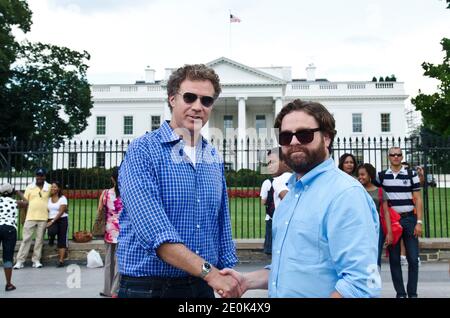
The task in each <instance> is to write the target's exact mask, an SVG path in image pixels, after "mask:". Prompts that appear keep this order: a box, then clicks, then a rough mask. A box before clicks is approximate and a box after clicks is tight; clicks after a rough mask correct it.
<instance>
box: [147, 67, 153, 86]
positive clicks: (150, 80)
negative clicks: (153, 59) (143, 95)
mask: <svg viewBox="0 0 450 318" xmlns="http://www.w3.org/2000/svg"><path fill="white" fill-rule="evenodd" d="M145 82H146V83H151V84H154V83H155V70H154V69H151V68H150V66H147V68H146V69H145Z"/></svg>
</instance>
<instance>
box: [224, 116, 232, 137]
mask: <svg viewBox="0 0 450 318" xmlns="http://www.w3.org/2000/svg"><path fill="white" fill-rule="evenodd" d="M228 129H233V116H232V115H225V116H223V132H224V135H225V136H226V135H227V130H228Z"/></svg>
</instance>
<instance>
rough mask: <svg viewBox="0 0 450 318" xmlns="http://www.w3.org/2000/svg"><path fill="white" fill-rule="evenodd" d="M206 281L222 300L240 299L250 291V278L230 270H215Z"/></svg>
mask: <svg viewBox="0 0 450 318" xmlns="http://www.w3.org/2000/svg"><path fill="white" fill-rule="evenodd" d="M205 280H206V282H207V283H208V285H209V286H210V287H212V288H213V289H214V291H215V292H216V293H218V294H219V295H220V296H221V297H222V298H240V297H241V296H242V295H243V294H244V293H245V292H246V291H247V290H248V289H249V282H248V278H247V277H245V276H244V275H243V274H241V273H239V272H237V271H235V270H233V269H230V268H225V269H222V270H220V271H219V270H217V269H214V270H213V271H211V272H210V273H209V274H208V275H207V276H206V277H205Z"/></svg>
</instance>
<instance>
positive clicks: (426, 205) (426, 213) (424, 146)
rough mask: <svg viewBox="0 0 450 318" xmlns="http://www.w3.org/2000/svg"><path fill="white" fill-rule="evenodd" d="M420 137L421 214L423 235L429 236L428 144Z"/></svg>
mask: <svg viewBox="0 0 450 318" xmlns="http://www.w3.org/2000/svg"><path fill="white" fill-rule="evenodd" d="M424 139H425V138H423V137H422V150H423V178H424V183H423V214H424V217H425V237H427V238H429V237H430V213H429V202H428V181H427V180H428V176H427V174H428V144H427V140H426V139H425V140H424Z"/></svg>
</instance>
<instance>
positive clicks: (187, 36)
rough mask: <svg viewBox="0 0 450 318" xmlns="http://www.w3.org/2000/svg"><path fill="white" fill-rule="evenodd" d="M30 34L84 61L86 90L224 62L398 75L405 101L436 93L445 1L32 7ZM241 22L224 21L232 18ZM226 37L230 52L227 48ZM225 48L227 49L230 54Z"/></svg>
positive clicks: (143, 0) (115, 2)
mask: <svg viewBox="0 0 450 318" xmlns="http://www.w3.org/2000/svg"><path fill="white" fill-rule="evenodd" d="M28 2H29V5H30V8H31V10H32V11H33V26H32V30H31V32H29V33H27V34H26V35H22V34H20V33H17V35H18V37H19V38H24V37H26V38H27V39H29V40H31V41H41V42H49V43H52V44H57V45H64V46H67V47H69V48H72V49H75V50H86V51H88V52H89V53H90V54H91V60H90V61H89V65H90V68H89V71H88V78H89V81H90V82H91V83H105V84H106V83H134V82H135V81H136V80H141V79H143V78H144V68H145V67H146V66H147V65H149V66H151V67H152V68H154V69H155V70H156V72H157V73H156V78H157V79H160V78H163V76H164V68H166V67H178V66H180V65H182V64H185V63H205V62H209V61H212V60H214V59H216V58H218V57H221V56H226V57H230V58H232V59H234V60H236V61H238V62H240V63H243V64H246V65H249V66H256V67H262V66H271V65H275V66H291V67H292V73H293V77H294V78H305V77H306V74H305V67H306V66H307V64H308V63H311V62H313V63H314V64H315V65H316V66H317V76H318V77H321V78H327V79H329V80H331V81H346V80H355V81H364V80H371V79H372V77H373V76H377V77H379V76H386V75H391V74H395V75H396V77H397V80H398V81H403V82H405V85H406V90H407V93H408V94H409V95H415V94H417V90H418V89H419V88H421V89H422V90H424V91H426V92H429V91H432V90H434V88H435V87H436V84H437V82H434V81H432V80H429V79H426V78H425V77H423V76H422V74H423V71H422V68H421V66H420V65H421V63H422V62H423V61H429V62H433V63H439V62H441V61H442V57H443V53H442V51H441V46H440V44H439V42H440V40H441V39H442V38H443V37H450V10H448V9H445V8H446V3H445V1H444V0H342V1H335V0H315V1H312V0H277V1H273V0H223V1H210V0H191V1H182V0H29V1H28ZM230 11H231V12H232V13H233V14H234V15H236V16H237V17H239V18H240V19H241V20H242V22H241V23H232V24H231V25H230V23H229V12H230ZM230 33H231V46H230ZM230 47H231V49H230Z"/></svg>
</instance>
